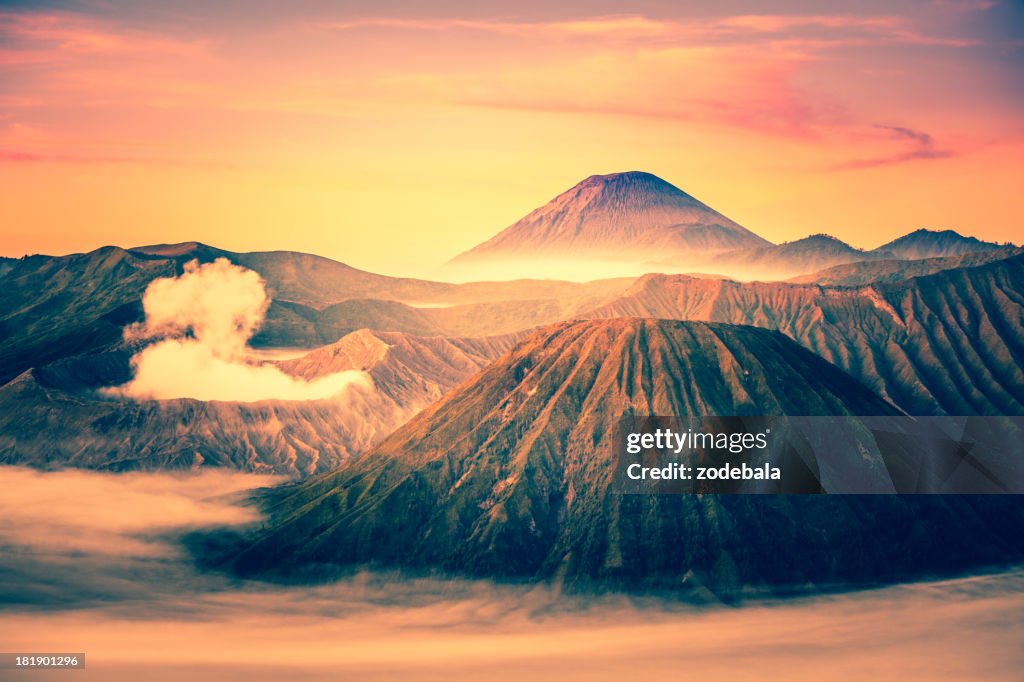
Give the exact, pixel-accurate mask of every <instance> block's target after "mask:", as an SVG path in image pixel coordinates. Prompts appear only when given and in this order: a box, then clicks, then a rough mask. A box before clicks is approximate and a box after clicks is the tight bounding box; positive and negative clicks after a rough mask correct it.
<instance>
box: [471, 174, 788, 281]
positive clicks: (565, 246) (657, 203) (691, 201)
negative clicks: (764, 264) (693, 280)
mask: <svg viewBox="0 0 1024 682" xmlns="http://www.w3.org/2000/svg"><path fill="white" fill-rule="evenodd" d="M768 245H769V243H768V242H767V241H765V240H764V239H761V238H760V237H758V236H757V235H755V234H754V233H752V232H750V231H749V230H747V229H745V228H743V227H742V226H740V225H738V224H737V223H735V222H733V221H732V220H730V219H729V218H727V217H725V216H724V215H722V214H721V213H719V212H717V211H715V210H714V209H712V208H711V207H709V206H707V205H706V204H704V203H702V202H701V201H699V200H698V199H696V198H695V197H693V196H691V195H690V194H687V193H686V192H684V191H683V190H681V189H679V188H678V187H676V186H675V185H672V184H671V183H669V182H666V181H665V180H663V179H661V178H659V177H658V176H656V175H653V174H651V173H646V172H643V171H628V172H624V173H612V174H609V175H591V176H590V177H588V178H586V179H585V180H583V181H582V182H579V183H577V184H576V185H574V186H573V187H571V188H569V189H568V190H566V191H565V192H562V193H561V194H559V195H558V196H557V197H555V198H554V199H552V200H551V201H549V202H548V203H547V204H545V205H543V206H541V207H540V208H538V209H535V210H534V211H532V212H531V213H529V214H528V215H526V216H525V217H523V218H522V219H521V220H519V221H518V222H516V223H515V224H513V225H511V226H510V227H508V228H506V229H505V230H503V231H502V232H500V233H498V234H497V235H495V236H494V237H493V238H491V239H489V240H488V241H486V242H484V243H483V244H480V245H479V246H477V247H475V248H473V249H471V250H470V251H467V252H466V253H464V254H462V255H460V256H458V257H457V258H456V259H455V262H457V263H461V264H466V263H472V262H478V261H490V262H492V263H493V262H495V261H498V262H500V261H502V260H526V259H535V258H542V259H561V260H565V261H573V260H580V259H584V260H586V259H593V260H607V261H616V262H643V261H647V260H651V259H655V258H664V257H665V256H666V254H668V255H671V254H673V253H693V252H721V251H727V250H731V249H739V248H753V247H760V246H768Z"/></svg>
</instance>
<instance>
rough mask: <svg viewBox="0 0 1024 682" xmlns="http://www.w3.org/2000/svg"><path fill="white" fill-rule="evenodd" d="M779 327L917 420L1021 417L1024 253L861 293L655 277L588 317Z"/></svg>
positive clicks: (1023, 405)
mask: <svg viewBox="0 0 1024 682" xmlns="http://www.w3.org/2000/svg"><path fill="white" fill-rule="evenodd" d="M628 316H644V317H656V318H664V319H683V320H708V321H715V322H729V323H734V324H752V325H755V326H758V327H765V328H768V329H777V330H779V331H781V332H783V333H784V334H786V335H787V336H789V337H791V338H793V339H795V340H797V341H799V342H800V343H801V344H802V345H804V346H805V347H807V348H809V349H810V350H812V351H814V352H815V353H818V354H819V355H821V356H822V357H823V358H825V359H826V360H829V361H830V362H833V363H834V364H836V365H838V366H839V367H841V368H843V369H844V370H846V371H847V372H849V373H850V374H852V375H853V376H855V377H857V378H858V379H859V380H861V381H862V382H864V384H865V385H867V386H869V387H870V388H872V389H873V390H875V391H876V392H878V393H879V394H880V395H882V396H884V397H886V398H888V399H890V400H892V401H893V402H895V403H896V404H897V405H899V406H900V407H902V408H903V409H905V410H906V411H908V412H910V413H911V414H921V415H925V414H943V413H945V414H955V415H974V414H1006V415H1022V414H1024V370H1022V367H1024V256H1014V257H1011V258H1007V259H1003V260H1000V261H996V262H992V263H988V264H985V265H981V266H978V267H972V268H959V269H953V270H945V271H942V272H938V273H935V274H932V275H928V276H924V277H917V278H913V279H909V280H907V281H904V282H896V283H892V284H878V285H873V286H866V287H857V288H828V287H820V286H816V285H798V284H786V283H781V282H772V283H762V282H755V283H748V284H741V283H737V282H729V281H723V280H703V279H695V278H692V277H685V276H668V275H650V276H647V277H644V278H642V279H641V280H639V281H638V282H637V283H636V284H635V285H634V286H633V287H632V288H631V289H630V291H629V292H627V294H626V295H624V296H623V297H621V298H619V299H618V300H616V301H615V302H613V303H610V304H608V305H605V306H601V307H598V308H597V309H595V310H593V311H589V312H588V313H585V314H584V315H583V317H592V318H616V317H628Z"/></svg>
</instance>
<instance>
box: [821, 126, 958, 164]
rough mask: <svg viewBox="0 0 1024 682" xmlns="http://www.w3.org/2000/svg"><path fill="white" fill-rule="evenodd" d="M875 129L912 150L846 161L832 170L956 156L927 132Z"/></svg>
mask: <svg viewBox="0 0 1024 682" xmlns="http://www.w3.org/2000/svg"><path fill="white" fill-rule="evenodd" d="M874 127H875V128H876V129H878V130H882V131H886V132H887V133H888V136H889V137H890V138H892V139H895V140H898V141H900V142H903V143H906V144H907V145H909V146H910V149H907V150H905V151H901V152H897V153H895V154H888V155H884V156H876V157H870V158H864V159H854V160H852V161H844V162H842V163H838V164H836V165H834V166H832V170H859V169H863V168H874V167H876V166H890V165H893V164H897V163H906V162H908V161H920V160H927V159H946V158H949V157H951V156H953V154H954V152H953V150H951V149H943V148H939V147H938V146H936V144H935V140H934V139H933V138H932V136H931V135H929V134H928V133H926V132H923V131H920V130H914V129H913V128H905V127H903V126H891V125H880V124H876V125H875V126H874Z"/></svg>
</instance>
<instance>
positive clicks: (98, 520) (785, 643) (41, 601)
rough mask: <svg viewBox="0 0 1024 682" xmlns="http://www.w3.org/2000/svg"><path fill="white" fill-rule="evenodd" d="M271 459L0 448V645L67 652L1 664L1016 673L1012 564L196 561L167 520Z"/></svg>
mask: <svg viewBox="0 0 1024 682" xmlns="http://www.w3.org/2000/svg"><path fill="white" fill-rule="evenodd" d="M273 481H274V479H270V478H267V477H260V476H255V475H250V474H237V473H226V472H215V471H207V472H203V473H200V474H190V475H172V474H121V475H117V474H101V473H87V472H55V473H53V472H51V473H38V472H34V471H29V470H26V469H20V468H13V467H0V490H2V491H3V493H2V495H0V518H2V519H3V524H2V526H0V635H2V637H0V639H2V645H0V649H2V650H3V651H6V652H39V653H41V652H85V653H86V662H87V663H86V669H85V670H80V671H76V672H68V671H65V672H45V673H44V672H38V673H28V672H25V671H13V670H3V671H0V677H3V679H13V680H23V679H43V678H45V679H47V680H53V679H58V678H59V679H64V678H65V677H68V678H70V677H73V678H74V679H75V680H140V679H145V680H179V679H189V680H193V681H197V680H206V679H217V680H245V681H246V682H258V681H260V680H283V679H288V680H320V679H360V680H375V679H393V678H397V677H402V678H404V679H410V680H420V679H427V680H445V682H452V681H454V680H460V679H467V680H477V679H481V678H485V677H486V678H488V679H492V680H513V679H531V680H533V679H594V680H617V681H621V680H626V679H638V678H645V679H666V680H668V679H671V680H676V679H703V680H719V679H720V680H735V679H742V680H791V681H799V680H823V679H828V680H837V679H840V680H841V679H872V680H901V681H904V680H982V679H983V680H1011V679H1012V680H1019V679H1020V675H1021V671H1022V670H1024V648H1022V646H1021V642H1024V571H1014V572H1009V573H1002V574H998V575H990V576H982V577H973V578H965V579H961V580H954V581H945V582H936V583H927V584H916V585H908V586H898V587H892V588H888V589H882V590H874V591H867V592H860V593H853V594H845V595H835V596H828V597H819V598H813V599H810V598H809V599H799V600H793V601H788V602H778V603H759V604H753V605H751V604H748V605H746V606H743V607H740V608H735V607H725V606H723V607H712V608H707V607H705V608H700V609H698V608H695V607H689V606H681V605H678V604H664V603H656V602H651V601H647V600H644V601H637V600H632V599H628V598H625V597H622V596H611V597H602V598H600V599H586V600H585V599H580V598H570V597H564V596H559V595H557V594H556V593H555V592H553V591H551V590H549V589H546V588H533V589H530V588H526V587H522V586H507V585H496V584H493V583H490V582H486V581H462V580H460V581H442V580H436V579H404V580H400V579H398V578H397V577H396V576H393V575H389V574H380V573H375V574H370V573H363V574H360V575H358V576H356V577H354V578H351V579H346V580H344V581H342V582H339V583H336V584H332V585H328V586H319V587H314V588H296V587H287V588H283V587H278V586H273V585H266V584H260V583H246V582H236V581H232V580H231V579H229V578H225V577H223V576H215V575H203V574H200V573H198V572H197V571H195V570H194V569H193V568H192V566H191V565H190V563H189V561H188V559H187V557H186V554H185V552H184V551H182V550H181V548H180V546H179V544H178V542H177V539H176V538H177V537H178V536H179V535H180V533H181V532H183V531H184V530H189V529H195V528H198V527H202V526H208V525H223V524H235V523H248V522H251V521H253V520H257V518H258V517H257V515H256V514H255V512H254V511H253V509H251V508H250V507H247V506H245V504H244V500H245V491H246V490H248V489H251V488H255V487H260V486H264V485H267V484H269V483H272V482H273Z"/></svg>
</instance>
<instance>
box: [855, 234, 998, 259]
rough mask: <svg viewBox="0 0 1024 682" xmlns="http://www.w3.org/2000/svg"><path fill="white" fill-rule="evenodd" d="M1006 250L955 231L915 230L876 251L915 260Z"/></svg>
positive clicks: (883, 254)
mask: <svg viewBox="0 0 1024 682" xmlns="http://www.w3.org/2000/svg"><path fill="white" fill-rule="evenodd" d="M1003 248H1006V246H1005V245H1001V244H995V243H993V242H983V241H981V240H980V239H977V238H975V237H965V236H963V235H962V234H960V233H959V232H955V231H953V230H925V229H920V230H914V231H913V232H910V233H909V234H905V235H903V236H902V237H899V238H898V239H894V240H892V241H891V242H889V243H887V244H882V245H881V246H879V247H878V248H877V249H875V250H874V252H875V253H878V254H879V255H881V256H884V257H888V258H900V259H903V260H913V259H920V258H938V257H941V256H961V255H963V254H966V253H986V252H988V251H997V250H999V249H1003Z"/></svg>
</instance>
